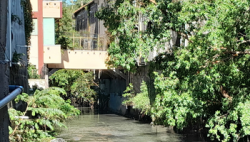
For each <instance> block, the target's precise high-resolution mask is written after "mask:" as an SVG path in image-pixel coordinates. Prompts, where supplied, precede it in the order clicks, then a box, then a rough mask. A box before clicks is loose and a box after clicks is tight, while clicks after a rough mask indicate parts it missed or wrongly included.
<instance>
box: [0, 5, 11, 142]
mask: <svg viewBox="0 0 250 142" xmlns="http://www.w3.org/2000/svg"><path fill="white" fill-rule="evenodd" d="M7 7H8V2H7V0H1V1H0V100H2V99H3V98H4V97H5V96H6V95H8V93H9V89H8V86H9V83H8V76H9V67H8V64H7V63H6V62H5V50H6V49H5V46H6V29H7ZM8 125H9V114H8V108H7V106H5V107H4V108H2V109H0V142H9V129H8Z"/></svg>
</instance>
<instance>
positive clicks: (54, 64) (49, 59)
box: [44, 48, 108, 70]
mask: <svg viewBox="0 0 250 142" xmlns="http://www.w3.org/2000/svg"><path fill="white" fill-rule="evenodd" d="M50 51H51V49H49V48H45V52H44V59H45V61H46V62H45V63H46V64H47V65H48V68H58V69H84V70H93V69H95V70H98V69H100V70H104V69H107V66H106V64H105V62H106V60H107V59H108V53H107V51H95V50H62V51H61V50H58V51H57V52H55V51H54V52H50ZM58 52H59V53H58Z"/></svg>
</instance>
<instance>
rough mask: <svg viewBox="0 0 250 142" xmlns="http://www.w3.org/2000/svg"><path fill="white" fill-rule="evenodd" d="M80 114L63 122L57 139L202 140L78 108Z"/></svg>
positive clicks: (115, 141)
mask: <svg viewBox="0 0 250 142" xmlns="http://www.w3.org/2000/svg"><path fill="white" fill-rule="evenodd" d="M81 109H82V115H80V116H78V117H76V118H74V119H71V120H69V121H67V122H66V126H67V127H68V128H65V129H61V132H60V134H59V135H58V137H59V138H63V139H65V140H66V141H67V142H73V141H79V142H187V141H192V142H193V141H196V142H198V141H201V139H199V138H198V136H196V137H194V136H189V137H187V136H183V135H179V134H175V133H174V132H173V131H172V130H171V129H168V128H166V127H162V126H151V125H150V124H145V123H140V122H138V121H136V120H132V119H128V118H126V117H122V116H119V115H116V114H94V112H92V111H91V110H90V109H89V108H81Z"/></svg>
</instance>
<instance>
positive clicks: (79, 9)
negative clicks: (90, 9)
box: [73, 0, 94, 18]
mask: <svg viewBox="0 0 250 142" xmlns="http://www.w3.org/2000/svg"><path fill="white" fill-rule="evenodd" d="M92 3H94V1H93V0H92V1H91V2H89V3H87V4H85V5H83V6H82V7H80V8H78V9H77V10H76V11H75V12H74V13H73V18H75V15H76V13H78V12H79V11H81V10H82V9H84V8H85V7H86V6H88V5H90V4H92Z"/></svg>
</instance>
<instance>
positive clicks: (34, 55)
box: [29, 36, 38, 68]
mask: <svg viewBox="0 0 250 142" xmlns="http://www.w3.org/2000/svg"><path fill="white" fill-rule="evenodd" d="M30 40H31V47H30V59H29V62H30V63H31V64H33V65H35V66H36V68H38V36H31V39H30Z"/></svg>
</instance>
